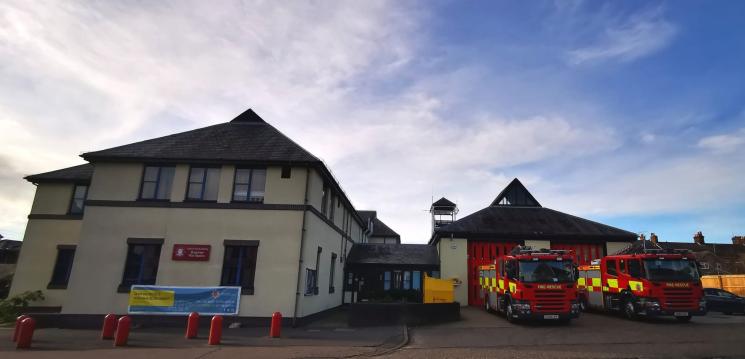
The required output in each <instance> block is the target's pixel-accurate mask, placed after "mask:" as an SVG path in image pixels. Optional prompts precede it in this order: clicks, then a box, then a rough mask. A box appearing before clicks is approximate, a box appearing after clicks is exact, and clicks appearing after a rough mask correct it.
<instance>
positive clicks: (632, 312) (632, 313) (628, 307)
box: [623, 300, 637, 320]
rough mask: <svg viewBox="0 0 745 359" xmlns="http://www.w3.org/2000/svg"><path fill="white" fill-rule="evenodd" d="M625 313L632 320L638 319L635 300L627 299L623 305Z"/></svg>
mask: <svg viewBox="0 0 745 359" xmlns="http://www.w3.org/2000/svg"><path fill="white" fill-rule="evenodd" d="M623 314H624V315H626V318H629V319H631V320H636V318H637V315H636V309H635V308H634V302H633V301H631V300H627V301H626V302H625V303H624V305H623Z"/></svg>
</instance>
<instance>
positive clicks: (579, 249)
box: [551, 242, 605, 265]
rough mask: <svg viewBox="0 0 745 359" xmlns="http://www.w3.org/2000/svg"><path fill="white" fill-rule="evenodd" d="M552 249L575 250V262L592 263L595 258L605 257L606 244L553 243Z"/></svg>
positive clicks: (579, 263) (581, 263) (577, 263)
mask: <svg viewBox="0 0 745 359" xmlns="http://www.w3.org/2000/svg"><path fill="white" fill-rule="evenodd" d="M551 249H558V250H573V251H574V264H576V265H583V264H590V262H592V260H593V259H600V258H603V256H604V255H605V245H604V244H602V243H599V244H596V243H553V242H552V243H551Z"/></svg>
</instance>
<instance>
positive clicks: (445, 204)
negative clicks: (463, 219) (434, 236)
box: [429, 197, 458, 233]
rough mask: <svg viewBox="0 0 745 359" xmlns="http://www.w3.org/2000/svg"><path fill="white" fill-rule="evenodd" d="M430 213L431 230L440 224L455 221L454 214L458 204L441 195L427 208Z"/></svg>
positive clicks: (456, 212)
mask: <svg viewBox="0 0 745 359" xmlns="http://www.w3.org/2000/svg"><path fill="white" fill-rule="evenodd" d="M429 213H431V214H432V232H433V233H434V231H436V230H437V229H438V228H440V227H442V226H446V225H448V224H450V223H453V222H455V215H456V214H458V206H457V205H455V203H453V202H451V201H450V200H448V199H447V198H445V197H442V198H440V199H438V200H437V201H435V202H434V203H432V207H430V208H429Z"/></svg>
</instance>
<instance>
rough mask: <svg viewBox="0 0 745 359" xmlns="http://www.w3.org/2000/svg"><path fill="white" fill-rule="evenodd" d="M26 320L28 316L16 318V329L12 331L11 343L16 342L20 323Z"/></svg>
mask: <svg viewBox="0 0 745 359" xmlns="http://www.w3.org/2000/svg"><path fill="white" fill-rule="evenodd" d="M26 318H29V316H28V315H25V314H24V315H21V316H19V317H18V318H16V328H15V329H14V330H13V341H14V342H17V341H18V333H19V332H20V331H21V322H22V321H23V320H24V319H26Z"/></svg>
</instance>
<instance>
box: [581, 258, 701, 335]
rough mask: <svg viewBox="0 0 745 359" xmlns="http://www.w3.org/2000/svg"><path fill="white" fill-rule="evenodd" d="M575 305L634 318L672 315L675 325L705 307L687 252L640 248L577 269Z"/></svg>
mask: <svg viewBox="0 0 745 359" xmlns="http://www.w3.org/2000/svg"><path fill="white" fill-rule="evenodd" d="M578 269H579V278H578V279H577V287H578V288H579V298H580V304H581V305H582V307H583V308H585V307H588V306H589V307H590V308H593V309H600V310H605V311H618V312H623V313H624V314H625V315H626V317H628V318H629V319H636V318H638V317H639V316H645V317H652V316H661V315H668V316H669V315H672V316H674V317H675V318H676V319H678V320H680V321H689V320H691V316H694V315H705V314H706V302H705V301H704V296H703V288H702V285H701V280H700V276H699V273H698V269H697V265H696V261H695V257H694V256H693V254H692V253H690V251H679V250H676V251H664V250H662V249H661V248H659V247H658V248H655V249H646V248H645V249H641V250H639V251H638V253H630V252H627V253H623V254H616V255H610V256H606V257H604V258H602V259H600V260H596V261H594V262H593V263H592V264H591V265H585V266H580V267H579V268H578Z"/></svg>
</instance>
